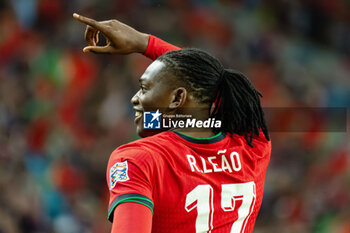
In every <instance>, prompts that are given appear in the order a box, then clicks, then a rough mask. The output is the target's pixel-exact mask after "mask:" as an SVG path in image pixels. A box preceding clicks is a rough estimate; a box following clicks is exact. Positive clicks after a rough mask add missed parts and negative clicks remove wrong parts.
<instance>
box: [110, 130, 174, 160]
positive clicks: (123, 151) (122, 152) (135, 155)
mask: <svg viewBox="0 0 350 233" xmlns="http://www.w3.org/2000/svg"><path fill="white" fill-rule="evenodd" d="M172 143H173V140H172V136H171V132H168V131H167V132H162V133H158V134H156V135H153V136H150V137H146V138H141V139H138V140H136V141H133V142H130V143H127V144H125V145H122V146H120V147H118V148H117V149H115V150H114V151H113V152H112V154H111V157H118V158H120V159H124V160H125V159H135V160H140V159H141V160H142V159H149V157H154V156H156V155H157V154H159V153H161V152H162V151H163V150H164V149H165V148H167V147H169V146H171V145H172Z"/></svg>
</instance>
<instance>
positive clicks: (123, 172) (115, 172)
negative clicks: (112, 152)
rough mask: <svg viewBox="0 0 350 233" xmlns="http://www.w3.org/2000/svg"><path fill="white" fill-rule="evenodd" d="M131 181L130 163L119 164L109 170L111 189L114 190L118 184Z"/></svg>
mask: <svg viewBox="0 0 350 233" xmlns="http://www.w3.org/2000/svg"><path fill="white" fill-rule="evenodd" d="M127 180H129V176H128V162H127V161H125V162H117V163H116V164H114V165H113V167H111V169H110V170H109V184H110V185H109V189H113V188H114V186H115V185H116V183H117V182H118V181H119V182H124V181H127Z"/></svg>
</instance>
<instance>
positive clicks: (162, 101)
mask: <svg viewBox="0 0 350 233" xmlns="http://www.w3.org/2000/svg"><path fill="white" fill-rule="evenodd" d="M73 17H74V18H75V19H77V20H78V21H80V22H82V23H84V24H86V30H85V40H86V42H87V43H88V46H86V47H85V48H84V49H83V52H93V53H109V54H131V53H141V54H143V53H145V51H146V49H147V45H148V40H149V35H148V34H145V33H141V32H139V31H137V30H135V29H133V28H132V27H129V26H128V25H125V24H123V23H121V22H119V21H118V20H107V21H100V22H99V21H96V20H93V19H90V18H87V17H84V16H80V15H78V14H73ZM100 33H101V34H102V35H103V36H104V37H105V39H106V42H107V44H105V45H98V36H99V34H100ZM139 83H140V90H139V91H138V92H137V93H136V94H135V95H134V96H133V97H132V99H131V103H132V104H133V105H134V110H135V112H136V114H135V116H136V117H135V124H136V129H137V133H138V134H139V135H140V136H141V137H146V136H150V135H154V134H156V133H159V131H147V132H146V131H145V130H144V129H143V127H142V121H141V118H142V114H143V112H144V111H145V110H156V109H158V108H161V109H162V113H168V114H173V113H180V114H189V115H192V116H193V117H195V118H197V119H207V118H208V117H209V111H208V109H209V106H207V105H203V104H200V103H199V102H198V101H197V99H195V98H194V97H193V95H192V94H191V92H189V91H188V90H187V89H186V88H185V87H184V85H183V84H182V83H181V82H179V80H178V78H177V77H175V76H174V75H172V74H169V72H167V67H166V65H165V64H164V63H163V62H160V61H157V60H156V61H154V62H153V63H152V64H151V65H150V66H149V67H148V68H147V69H146V71H145V73H144V74H143V75H142V76H141V78H140V81H139ZM193 109H197V110H196V111H194V110H193ZM198 109H204V110H202V111H199V110H198ZM174 130H177V131H179V132H182V133H185V134H187V135H189V136H192V137H198V138H207V137H211V136H213V135H214V133H213V132H212V131H211V130H210V129H206V130H203V131H195V132H186V131H185V130H181V131H180V130H178V129H174ZM135 222H138V223H139V224H130V223H135ZM151 229H152V212H151V210H150V209H149V208H147V207H146V206H144V205H141V204H139V203H132V202H126V203H122V204H120V205H118V206H117V207H116V209H115V210H114V218H113V225H112V233H129V232H134V233H150V232H151Z"/></svg>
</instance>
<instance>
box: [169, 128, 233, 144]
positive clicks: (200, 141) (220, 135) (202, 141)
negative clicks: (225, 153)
mask: <svg viewBox="0 0 350 233" xmlns="http://www.w3.org/2000/svg"><path fill="white" fill-rule="evenodd" d="M172 132H174V133H175V134H176V135H177V136H179V137H181V138H182V139H184V140H186V141H188V142H192V143H197V144H211V143H215V142H219V141H221V140H222V139H224V138H225V136H226V134H225V133H223V132H220V133H218V134H216V135H214V136H212V137H209V138H196V137H192V136H188V135H186V134H183V133H180V132H175V131H172Z"/></svg>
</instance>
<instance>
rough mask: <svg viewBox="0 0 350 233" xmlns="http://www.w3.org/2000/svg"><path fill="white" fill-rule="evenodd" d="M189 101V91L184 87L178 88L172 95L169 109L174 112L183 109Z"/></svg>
mask: <svg viewBox="0 0 350 233" xmlns="http://www.w3.org/2000/svg"><path fill="white" fill-rule="evenodd" d="M186 100H187V90H186V89H185V88H184V87H178V88H176V89H175V90H173V91H172V93H171V101H170V103H169V108H170V109H172V110H174V109H177V108H180V107H182V106H183V105H184V104H185V102H186Z"/></svg>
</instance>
